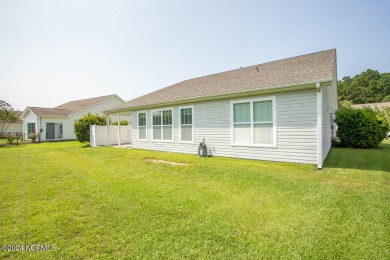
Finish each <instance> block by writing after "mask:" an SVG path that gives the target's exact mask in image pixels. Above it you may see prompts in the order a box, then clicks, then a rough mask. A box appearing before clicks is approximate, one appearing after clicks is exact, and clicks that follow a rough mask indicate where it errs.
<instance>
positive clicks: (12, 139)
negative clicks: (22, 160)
mask: <svg viewBox="0 0 390 260" xmlns="http://www.w3.org/2000/svg"><path fill="white" fill-rule="evenodd" d="M15 139H16V136H15V135H13V134H8V135H7V143H8V144H13V142H14V141H15Z"/></svg>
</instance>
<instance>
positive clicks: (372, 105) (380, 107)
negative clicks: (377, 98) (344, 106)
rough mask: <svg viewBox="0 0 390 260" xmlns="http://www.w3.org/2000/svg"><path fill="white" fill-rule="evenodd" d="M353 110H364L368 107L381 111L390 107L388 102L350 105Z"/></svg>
mask: <svg viewBox="0 0 390 260" xmlns="http://www.w3.org/2000/svg"><path fill="white" fill-rule="evenodd" d="M352 107H353V108H365V107H369V108H372V109H375V108H378V109H382V108H384V107H390V102H381V103H368V104H355V105H352Z"/></svg>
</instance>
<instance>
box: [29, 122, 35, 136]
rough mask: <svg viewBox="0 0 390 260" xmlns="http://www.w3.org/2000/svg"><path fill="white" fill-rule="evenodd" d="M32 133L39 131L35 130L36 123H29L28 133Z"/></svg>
mask: <svg viewBox="0 0 390 260" xmlns="http://www.w3.org/2000/svg"><path fill="white" fill-rule="evenodd" d="M30 133H37V132H36V131H35V123H27V134H28V135H29V134H30Z"/></svg>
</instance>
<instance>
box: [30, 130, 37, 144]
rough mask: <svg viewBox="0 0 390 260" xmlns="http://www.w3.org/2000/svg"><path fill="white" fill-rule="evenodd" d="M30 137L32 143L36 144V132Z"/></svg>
mask: <svg viewBox="0 0 390 260" xmlns="http://www.w3.org/2000/svg"><path fill="white" fill-rule="evenodd" d="M28 137H29V138H30V139H31V142H33V143H35V140H37V138H38V135H37V134H36V133H34V132H31V133H30V134H29V135H28Z"/></svg>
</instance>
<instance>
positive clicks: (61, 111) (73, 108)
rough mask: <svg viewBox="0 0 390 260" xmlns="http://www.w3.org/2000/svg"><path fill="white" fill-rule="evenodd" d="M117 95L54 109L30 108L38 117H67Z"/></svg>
mask: <svg viewBox="0 0 390 260" xmlns="http://www.w3.org/2000/svg"><path fill="white" fill-rule="evenodd" d="M112 96H115V95H107V96H101V97H94V98H87V99H80V100H74V101H69V102H67V103H64V104H62V105H59V106H56V107H54V108H44V107H28V108H29V109H30V110H31V111H32V112H33V113H34V114H36V115H37V116H46V117H50V116H53V117H66V116H68V115H70V114H73V113H76V112H78V111H80V110H82V109H84V108H87V107H90V106H92V105H94V104H96V103H98V102H100V101H103V100H105V99H107V98H109V97H112Z"/></svg>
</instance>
